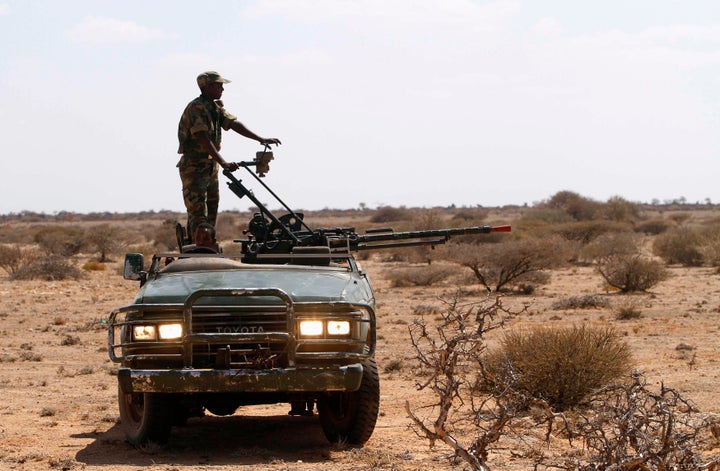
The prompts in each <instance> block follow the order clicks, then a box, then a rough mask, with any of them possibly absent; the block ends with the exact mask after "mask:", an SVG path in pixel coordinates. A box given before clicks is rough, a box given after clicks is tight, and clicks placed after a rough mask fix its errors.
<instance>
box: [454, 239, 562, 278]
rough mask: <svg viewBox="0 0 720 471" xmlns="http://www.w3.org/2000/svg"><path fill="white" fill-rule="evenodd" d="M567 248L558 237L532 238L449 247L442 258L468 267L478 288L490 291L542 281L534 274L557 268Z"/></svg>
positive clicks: (458, 243)
mask: <svg viewBox="0 0 720 471" xmlns="http://www.w3.org/2000/svg"><path fill="white" fill-rule="evenodd" d="M570 248H571V247H570V246H569V244H568V243H567V241H565V240H563V239H562V238H560V237H543V238H539V237H534V238H529V239H522V240H511V241H506V242H501V243H497V244H468V243H463V242H454V243H451V244H449V245H448V247H447V250H446V251H445V254H446V255H445V257H446V258H447V259H448V260H451V261H454V262H456V263H459V264H460V265H462V266H464V267H468V268H470V270H472V272H473V274H474V275H475V277H476V278H477V279H478V281H479V282H480V284H481V285H483V286H484V287H485V288H486V289H488V290H490V291H502V290H503V289H505V288H506V287H507V286H510V285H513V284H520V283H525V282H530V283H533V282H534V283H537V282H542V280H540V279H538V278H537V277H535V278H534V279H533V275H534V274H536V273H537V272H541V271H543V270H547V269H550V268H556V267H558V266H561V265H562V264H564V263H565V262H566V261H567V260H568V259H569V258H570V257H571V253H570Z"/></svg>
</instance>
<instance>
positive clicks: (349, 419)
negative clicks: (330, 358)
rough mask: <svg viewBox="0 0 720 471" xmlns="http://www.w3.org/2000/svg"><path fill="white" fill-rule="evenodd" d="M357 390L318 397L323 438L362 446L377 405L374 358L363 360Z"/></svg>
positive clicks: (378, 388) (369, 431)
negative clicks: (361, 373) (360, 378)
mask: <svg viewBox="0 0 720 471" xmlns="http://www.w3.org/2000/svg"><path fill="white" fill-rule="evenodd" d="M362 365H363V376H362V383H361V384H360V389H358V390H357V391H354V392H343V393H340V392H335V393H327V394H326V395H323V396H321V397H320V398H318V412H319V414H320V423H321V424H322V428H323V432H324V433H325V437H327V439H328V440H329V441H330V442H332V443H337V442H343V443H349V444H352V445H362V444H364V443H365V442H366V441H368V440H369V439H370V436H371V435H372V433H373V430H375V422H376V421H377V416H378V410H379V408H380V376H379V375H378V370H377V364H376V363H375V359H374V358H372V359H370V360H366V361H364V362H362Z"/></svg>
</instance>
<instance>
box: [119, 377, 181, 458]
mask: <svg viewBox="0 0 720 471" xmlns="http://www.w3.org/2000/svg"><path fill="white" fill-rule="evenodd" d="M118 404H119V406H120V422H121V426H122V428H123V430H124V431H125V438H126V439H127V441H128V442H130V443H132V444H133V445H135V446H139V445H145V444H147V443H157V444H164V443H166V442H167V441H168V438H169V437H170V427H171V413H170V412H171V411H172V402H171V401H170V400H169V398H168V397H167V395H166V394H165V395H164V394H156V393H130V394H128V393H124V392H123V391H122V389H121V388H120V386H119V385H118Z"/></svg>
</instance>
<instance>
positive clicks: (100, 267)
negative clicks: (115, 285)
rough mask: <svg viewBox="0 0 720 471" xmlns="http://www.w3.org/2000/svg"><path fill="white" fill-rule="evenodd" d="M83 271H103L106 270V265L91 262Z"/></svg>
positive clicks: (87, 263) (84, 266) (94, 261)
mask: <svg viewBox="0 0 720 471" xmlns="http://www.w3.org/2000/svg"><path fill="white" fill-rule="evenodd" d="M82 269H83V270H85V271H103V270H105V264H103V263H101V262H98V261H96V260H90V261H89V262H85V263H84V264H83V266H82Z"/></svg>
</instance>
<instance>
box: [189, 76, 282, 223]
mask: <svg viewBox="0 0 720 471" xmlns="http://www.w3.org/2000/svg"><path fill="white" fill-rule="evenodd" d="M225 83H230V80H227V79H224V78H223V77H221V76H220V74H218V73H217V72H214V71H208V72H203V73H202V74H200V75H198V77H197V84H198V86H199V87H200V91H201V94H200V96H199V97H197V98H195V99H194V100H193V101H191V102H190V103H188V105H187V106H186V107H185V111H183V114H182V117H181V118H180V124H179V125H178V139H179V140H180V147H179V149H178V153H179V154H182V157H181V158H180V161H179V162H178V164H177V167H178V168H179V169H180V179H181V180H182V185H183V199H184V200H185V208H186V209H187V214H188V220H187V233H188V234H189V235H194V233H195V228H196V227H197V226H198V225H199V224H200V223H203V222H207V223H209V224H211V225H212V226H215V223H216V220H217V210H218V201H219V200H220V194H219V187H218V165H220V166H221V167H222V168H223V169H225V170H230V171H231V172H233V171H235V170H237V168H238V166H237V164H236V163H234V162H227V161H225V159H223V158H222V156H221V155H220V141H221V139H222V136H221V132H222V130H223V129H224V130H225V131H228V130H230V129H232V130H233V131H235V132H236V133H238V134H240V135H242V136H245V137H247V138H248V139H254V140H256V141H258V142H259V143H261V144H263V145H271V144H275V145H278V144H280V140H279V139H275V138H270V139H266V138H263V137H260V136H258V135H257V134H255V133H254V132H252V131H250V130H249V129H248V128H246V127H245V126H244V125H243V124H242V123H241V122H239V121H238V120H237V117H235V116H233V115H232V114H230V113H229V112H227V111H226V110H225V108H223V103H222V101H220V97H222V93H223V90H224V87H223V84H225Z"/></svg>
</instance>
